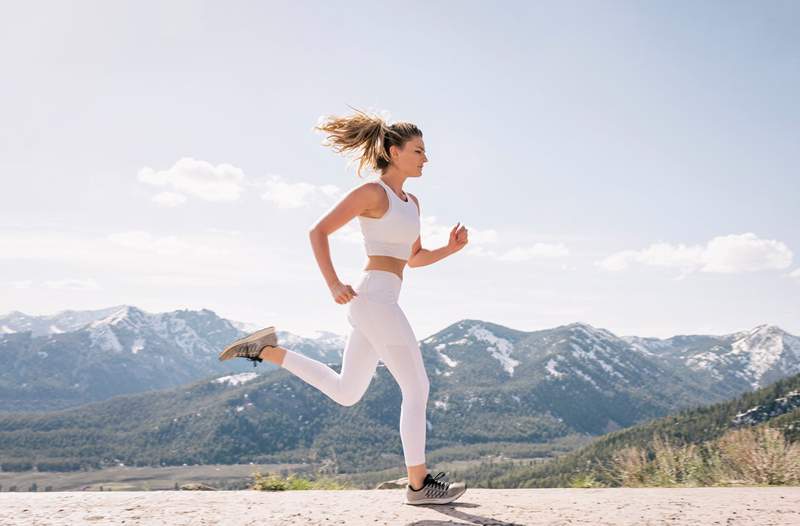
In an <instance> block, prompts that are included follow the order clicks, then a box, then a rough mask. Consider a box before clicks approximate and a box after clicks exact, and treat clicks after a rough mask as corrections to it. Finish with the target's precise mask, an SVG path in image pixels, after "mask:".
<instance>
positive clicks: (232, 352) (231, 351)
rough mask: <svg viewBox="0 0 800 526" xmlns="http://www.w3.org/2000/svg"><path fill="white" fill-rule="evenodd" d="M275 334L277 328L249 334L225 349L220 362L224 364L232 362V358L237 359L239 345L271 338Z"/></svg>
mask: <svg viewBox="0 0 800 526" xmlns="http://www.w3.org/2000/svg"><path fill="white" fill-rule="evenodd" d="M274 333H275V327H267V328H266V329H261V330H260V331H256V332H254V333H253V334H249V335H247V336H245V337H244V338H239V339H238V340H236V341H235V342H233V343H231V344H230V345H228V346H227V347H225V349H224V350H223V351H222V352H221V353H219V361H221V362H222V361H225V360H230V359H231V358H235V357H236V347H238V346H239V345H242V344H244V343H248V342H252V341H255V340H258V339H261V338H263V337H264V336H269V335H270V334H274Z"/></svg>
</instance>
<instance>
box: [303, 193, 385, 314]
mask: <svg viewBox="0 0 800 526" xmlns="http://www.w3.org/2000/svg"><path fill="white" fill-rule="evenodd" d="M371 186H372V185H369V184H365V185H361V186H358V187H356V188H354V189H353V190H351V191H350V192H349V193H348V194H347V195H346V196H344V197H343V198H342V199H341V200H340V201H339V202H338V203H336V205H335V206H334V207H333V208H332V209H331V210H329V211H328V212H327V213H326V214H325V215H324V216H322V217H321V218H320V219H319V220H318V221H317V222H316V223H315V224H314V225H313V226H312V227H311V229H309V231H308V237H309V239H310V240H311V248H312V249H313V250H314V257H315V258H316V260H317V264H318V265H319V269H320V271H321V272H322V276H323V277H324V278H325V283H327V284H328V288H330V290H331V294H332V295H333V299H334V300H335V301H336V303H340V304H342V303H347V302H348V301H350V300H351V299H353V296H356V295H357V294H356V292H355V291H354V290H353V288H352V287H351V286H350V285H345V284H343V283H342V282H341V281H340V280H339V277H338V276H337V275H336V270H334V268H333V262H332V261H331V251H330V245H329V244H328V236H330V235H331V234H332V233H334V232H336V231H337V230H339V229H340V228H341V227H343V226H344V225H346V224H347V223H349V222H350V221H351V220H352V219H353V218H354V217H356V216H357V215H360V214H362V213H363V212H364V211H365V210H368V209H369V208H372V207H373V206H374V205H375V203H374V202H373V201H374V198H375V196H376V195H377V194H376V193H375V191H374V190H375V189H374V188H371Z"/></svg>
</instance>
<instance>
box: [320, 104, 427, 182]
mask: <svg viewBox="0 0 800 526" xmlns="http://www.w3.org/2000/svg"><path fill="white" fill-rule="evenodd" d="M350 107H351V108H352V109H353V110H354V111H355V114H354V115H349V116H347V117H337V116H327V117H324V118H320V122H319V123H317V125H316V126H314V130H317V131H321V132H324V133H326V134H327V135H328V136H327V137H326V138H325V140H324V141H323V142H322V145H323V146H330V147H332V148H333V150H334V151H335V152H336V153H343V154H349V153H353V152H355V153H356V154H357V155H356V159H357V160H358V168H357V169H356V174H357V175H358V177H361V170H362V169H363V168H364V167H365V166H367V167H369V168H371V169H373V170H375V171H380V172H383V171H384V170H386V168H388V167H389V165H390V164H391V161H392V159H391V157H390V156H389V148H390V147H391V146H397V147H398V148H402V147H403V146H404V145H405V143H406V142H407V141H408V140H409V139H411V138H412V137H422V131H421V130H420V129H419V128H418V127H417V126H416V125H415V124H412V123H410V122H395V123H394V124H391V125H390V124H387V123H386V121H385V120H384V119H383V118H382V117H381V116H380V115H374V114H372V115H370V114H367V113H365V112H363V111H361V110H358V109H356V108H353V107H352V106H350Z"/></svg>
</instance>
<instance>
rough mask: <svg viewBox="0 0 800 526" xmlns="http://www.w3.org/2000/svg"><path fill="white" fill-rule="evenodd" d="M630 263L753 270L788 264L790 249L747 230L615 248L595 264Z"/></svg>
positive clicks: (687, 269)
mask: <svg viewBox="0 0 800 526" xmlns="http://www.w3.org/2000/svg"><path fill="white" fill-rule="evenodd" d="M633 263H641V264H643V265H650V266H659V267H667V268H675V269H679V270H681V271H682V276H685V275H686V274H688V273H691V272H715V273H739V272H753V271H758V270H770V269H782V268H786V267H788V266H789V265H791V263H792V251H791V250H789V248H788V247H787V246H786V245H785V244H784V243H782V242H780V241H776V240H773V239H760V238H758V237H757V236H756V235H755V234H753V233H751V232H748V233H744V234H731V235H727V236H717V237H715V238H713V239H711V240H710V241H709V242H708V243H706V245H705V246H702V245H691V246H687V245H683V244H679V245H671V244H669V243H654V244H652V245H650V246H649V247H647V248H644V249H642V250H623V251H621V252H617V253H615V254H612V255H610V256H608V257H606V258H604V259H602V260H600V261H597V262H595V265H597V266H599V267H600V268H603V269H605V270H609V271H621V270H625V269H627V268H628V267H629V266H630V265H631V264H633Z"/></svg>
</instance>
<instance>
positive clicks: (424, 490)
mask: <svg viewBox="0 0 800 526" xmlns="http://www.w3.org/2000/svg"><path fill="white" fill-rule="evenodd" d="M442 477H444V471H440V472H439V473H438V474H437V475H436V476H435V477H431V474H430V473H428V474H427V475H425V480H424V481H423V482H422V487H421V488H420V489H413V488H412V487H411V486H410V485H408V484H406V504H447V503H448V502H453V501H454V500H456V499H457V498H458V497H460V496H461V495H463V494H464V492H465V491H467V484H466V483H465V482H444V481H442V480H439V479H441V478H442Z"/></svg>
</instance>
